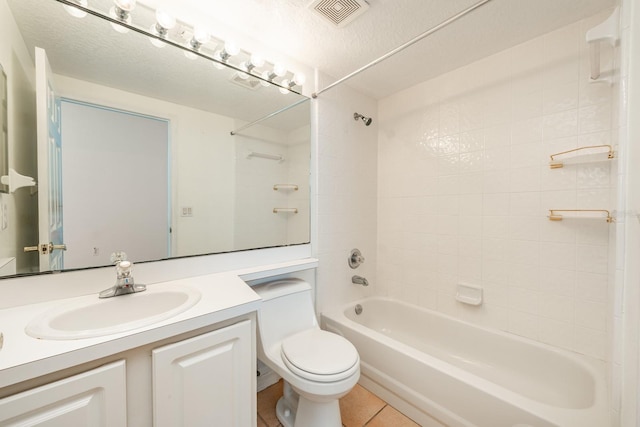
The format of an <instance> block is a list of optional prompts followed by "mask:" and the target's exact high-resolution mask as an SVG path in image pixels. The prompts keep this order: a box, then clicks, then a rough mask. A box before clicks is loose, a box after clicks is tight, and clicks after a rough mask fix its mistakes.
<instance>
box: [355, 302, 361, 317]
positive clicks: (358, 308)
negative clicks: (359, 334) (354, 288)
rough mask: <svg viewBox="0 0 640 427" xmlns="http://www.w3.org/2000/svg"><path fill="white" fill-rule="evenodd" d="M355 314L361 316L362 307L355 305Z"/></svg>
mask: <svg viewBox="0 0 640 427" xmlns="http://www.w3.org/2000/svg"><path fill="white" fill-rule="evenodd" d="M356 314H357V315H360V314H362V306H361V305H360V304H356Z"/></svg>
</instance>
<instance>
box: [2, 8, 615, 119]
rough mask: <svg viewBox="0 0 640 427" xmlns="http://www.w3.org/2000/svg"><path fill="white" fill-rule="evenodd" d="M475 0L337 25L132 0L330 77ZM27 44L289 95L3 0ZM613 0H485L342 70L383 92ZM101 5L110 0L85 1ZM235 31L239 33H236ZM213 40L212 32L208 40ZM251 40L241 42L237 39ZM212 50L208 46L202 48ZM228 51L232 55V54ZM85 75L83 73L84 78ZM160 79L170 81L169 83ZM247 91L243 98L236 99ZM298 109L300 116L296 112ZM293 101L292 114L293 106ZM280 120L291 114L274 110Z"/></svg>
mask: <svg viewBox="0 0 640 427" xmlns="http://www.w3.org/2000/svg"><path fill="white" fill-rule="evenodd" d="M475 2H476V0H369V4H370V7H369V9H368V11H366V12H365V13H364V14H363V15H362V16H360V17H358V18H357V19H356V20H355V21H353V22H352V23H350V24H348V25H347V26H346V27H344V28H336V27H335V26H333V25H332V24H331V23H329V22H327V21H326V20H324V19H323V18H321V17H320V16H318V15H316V14H315V13H314V12H312V11H311V10H310V9H309V8H308V5H309V4H310V3H312V0H228V1H220V0H216V1H211V0H139V3H140V4H141V6H139V7H138V8H136V10H134V13H133V16H134V22H135V23H136V24H139V25H140V26H142V27H143V28H148V27H149V26H150V22H152V21H153V14H152V13H151V11H150V10H149V9H148V8H147V7H146V6H149V7H153V8H156V7H158V6H160V5H162V6H165V7H169V8H170V9H172V10H173V11H174V13H175V14H176V15H177V16H178V18H179V19H181V20H182V21H184V22H187V23H190V24H191V23H193V24H195V23H201V24H204V25H206V26H207V27H208V28H209V29H210V31H211V32H212V33H213V34H214V35H217V36H219V37H221V38H223V39H225V38H228V37H235V38H236V40H238V39H239V40H243V41H247V40H250V41H255V44H256V45H261V46H267V47H269V48H270V49H272V50H274V51H278V52H280V53H281V54H282V55H285V56H287V57H291V58H295V59H296V60H298V61H299V62H300V63H302V64H306V65H307V66H309V67H312V68H317V69H318V70H320V71H321V72H323V73H325V74H328V75H330V76H333V77H334V78H336V79H338V78H341V77H343V76H345V75H347V74H349V73H351V72H353V71H354V70H356V69H358V68H360V67H362V66H363V65H365V64H368V63H369V62H371V61H373V60H375V59H377V58H379V57H380V56H382V55H383V54H385V53H387V52H389V51H391V50H392V49H394V48H396V47H398V46H400V45H402V44H403V43H405V42H407V41H408V40H411V39H412V38H414V37H415V36H417V35H419V34H421V33H422V32H424V31H425V30H427V29H429V28H431V27H433V26H434V25H437V24H438V23H440V22H442V21H443V20H445V19H447V18H448V17H450V16H452V15H454V14H456V13H458V12H459V11H461V10H463V9H465V8H467V7H469V6H471V5H472V4H474V3H475ZM8 3H9V5H10V6H11V8H12V11H13V12H14V15H15V17H16V20H17V21H18V23H19V25H20V26H21V28H22V32H23V36H24V38H25V41H26V42H27V44H28V46H29V48H30V50H32V46H35V45H37V46H42V47H45V48H46V49H47V51H48V52H49V56H50V60H51V62H52V66H53V68H54V71H55V72H57V73H60V74H66V75H70V76H75V77H79V78H84V79H87V80H91V81H95V82H97V83H101V84H105V85H109V86H117V87H121V88H123V89H124V90H130V91H133V92H137V93H141V94H146V95H151V96H155V97H158V98H161V99H167V100H172V101H173V102H178V103H184V104H185V105H190V106H192V107H195V108H200V109H203V110H207V111H213V112H220V113H222V114H227V115H232V114H231V113H230V112H229V111H230V110H229V109H230V108H231V107H233V106H235V110H236V111H235V112H233V116H234V117H238V118H241V119H242V120H246V121H252V120H255V119H257V118H260V117H263V116H264V115H266V114H269V113H271V112H273V111H275V110H277V109H279V108H282V107H284V106H285V105H288V104H291V103H292V102H294V101H295V95H287V96H275V95H279V93H277V88H260V89H258V90H256V91H249V90H247V89H246V88H241V87H238V86H235V85H232V84H229V83H228V80H229V78H230V77H231V75H232V74H233V73H234V72H233V71H228V70H227V71H225V72H218V73H215V72H212V71H217V70H212V66H211V64H210V63H207V62H206V61H204V60H200V59H199V60H197V61H189V60H186V59H185V58H184V56H183V55H182V52H181V51H180V50H178V49H175V48H165V49H162V50H158V49H156V48H153V47H152V46H151V44H150V43H149V41H148V40H147V39H146V37H144V36H140V35H138V34H134V33H129V34H127V35H122V34H119V33H116V32H115V31H113V30H112V29H111V28H110V26H109V25H108V24H106V23H104V22H99V20H98V19H97V18H94V17H87V18H84V19H81V20H78V19H72V18H70V17H69V15H67V14H66V13H65V12H64V11H63V9H62V7H61V6H60V4H59V3H57V2H56V1H54V0H46V1H43V0H8ZM614 3H615V0H491V1H490V2H489V3H488V4H486V5H485V6H482V7H481V8H479V9H477V10H475V11H473V12H471V13H470V14H469V15H467V16H465V17H463V18H461V19H460V20H458V21H456V22H454V23H453V24H451V25H449V26H447V27H446V28H444V29H442V30H441V31H439V32H437V33H435V34H433V35H432V36H430V37H427V38H426V39H424V40H422V41H420V42H418V43H417V44H415V45H413V46H412V47H410V48H408V49H407V50H405V51H403V52H401V53H399V54H398V55H396V56H394V57H392V58H390V59H389V60H387V61H384V62H382V63H380V64H378V65H376V66H375V67H373V68H371V69H369V70H367V71H366V72H364V73H362V74H360V75H358V76H356V77H354V78H353V79H351V80H349V81H348V84H349V85H351V86H352V87H354V88H356V89H358V90H360V91H361V92H363V93H366V94H368V95H370V96H372V97H374V98H383V97H385V96H388V95H390V94H393V93H395V92H397V91H399V90H402V89H404V88H407V87H410V86H412V85H414V84H416V83H419V82H420V81H423V80H426V79H428V78H431V77H434V76H436V75H439V74H442V73H444V72H447V71H450V70H452V69H455V68H458V67H460V66H463V65H465V64H468V63H470V62H473V61H475V60H477V59H480V58H482V57H485V56H488V55H491V54H493V53H496V52H499V51H500V50H503V49H506V48H508V47H510V46H513V45H516V44H518V43H521V42H523V41H526V40H528V39H530V38H533V37H536V36H538V35H540V34H543V33H545V32H548V31H551V30H553V29H555V28H558V27H560V26H563V25H566V24H568V23H571V22H575V21H577V20H580V19H582V18H584V17H587V16H590V15H593V14H595V13H597V12H599V11H601V10H603V9H605V8H607V7H611V6H613V5H614ZM89 4H90V5H91V6H92V7H96V8H98V9H100V10H106V9H108V7H109V6H110V5H111V4H112V0H89ZM239 35H242V37H239ZM208 47H209V49H214V48H215V45H213V43H211V44H209V45H208ZM241 47H245V48H248V49H251V47H249V46H242V45H241ZM211 52H213V51H211ZM235 60H236V62H238V61H239V60H238V59H237V58H235ZM87 76H89V77H87ZM168 82H170V84H169V83H168ZM247 96H249V97H251V101H250V102H247V98H246V97H247ZM307 111H308V110H307V109H306V108H304V109H302V110H301V111H300V112H301V115H304V114H307V117H308V113H307ZM294 114H295V112H293V113H291V116H293V115H294ZM278 120H281V121H282V123H281V125H282V126H287V122H288V123H289V124H292V123H294V122H296V120H297V119H294V118H292V117H286V118H285V119H283V118H282V117H278V116H276V117H275V118H274V121H278Z"/></svg>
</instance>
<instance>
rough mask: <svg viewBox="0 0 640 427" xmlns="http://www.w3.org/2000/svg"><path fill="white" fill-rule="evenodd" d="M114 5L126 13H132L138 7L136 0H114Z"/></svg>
mask: <svg viewBox="0 0 640 427" xmlns="http://www.w3.org/2000/svg"><path fill="white" fill-rule="evenodd" d="M114 3H115V4H116V6H118V7H119V8H120V9H122V10H124V11H125V12H131V11H132V10H133V9H134V8H135V7H136V0H114Z"/></svg>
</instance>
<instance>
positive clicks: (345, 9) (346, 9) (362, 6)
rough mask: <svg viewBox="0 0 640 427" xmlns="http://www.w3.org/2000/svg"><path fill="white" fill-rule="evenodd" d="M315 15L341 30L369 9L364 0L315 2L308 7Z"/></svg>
mask: <svg viewBox="0 0 640 427" xmlns="http://www.w3.org/2000/svg"><path fill="white" fill-rule="evenodd" d="M309 7H310V8H311V9H313V10H314V11H315V12H316V13H317V14H319V15H320V16H322V17H323V18H325V19H327V20H328V21H329V22H331V23H332V24H333V25H335V26H336V27H338V28H342V27H344V26H345V25H347V24H348V23H350V22H351V21H353V20H354V19H356V18H357V17H358V16H360V15H362V14H363V13H364V12H366V11H367V9H369V4H368V3H367V2H366V1H365V0H315V1H314V2H313V3H311V4H310V5H309Z"/></svg>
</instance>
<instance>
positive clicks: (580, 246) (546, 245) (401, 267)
mask: <svg viewBox="0 0 640 427" xmlns="http://www.w3.org/2000/svg"><path fill="white" fill-rule="evenodd" d="M610 12H611V11H610V10H608V11H604V12H603V13H602V14H599V15H598V16H595V17H592V18H590V19H587V20H584V21H581V22H577V23H575V24H572V25H569V26H566V27H564V28H561V29H559V30H557V31H554V32H552V33H549V34H546V35H543V36H541V37H538V38H536V39H533V40H530V41H529V42H526V43H524V44H521V45H518V46H516V47H514V48H511V49H509V50H506V51H503V52H501V53H498V54H496V55H493V56H491V57H488V58H485V59H483V60H481V61H478V62H475V63H473V64H471V65H469V66H466V67H463V68H460V69H458V70H455V71H453V72H450V73H448V74H445V75H443V76H440V77H438V78H435V79H433V80H429V81H426V82H424V83H422V84H419V85H417V86H414V87H412V88H410V89H407V90H405V91H402V92H400V93H397V94H395V95H393V96H391V97H388V98H386V99H384V100H382V101H381V102H380V104H379V116H380V125H379V150H378V159H379V160H378V195H379V199H378V269H377V279H378V280H377V289H378V293H383V294H388V295H390V296H392V297H396V298H400V299H404V300H407V301H410V302H413V303H417V304H419V305H421V306H424V307H427V308H431V309H435V310H437V311H440V312H443V313H446V314H449V315H453V316H456V317H458V318H462V319H465V320H468V321H471V322H474V323H477V324H480V325H484V326H488V327H492V328H497V329H501V330H505V331H509V332H512V333H515V334H518V335H522V336H525V337H528V338H532V339H534V340H539V341H542V342H545V343H549V344H552V345H555V346H558V347H562V348H567V349H570V350H575V351H577V352H580V353H584V354H588V355H591V356H594V357H597V358H600V359H606V358H608V352H607V348H608V339H607V336H608V334H607V330H608V328H609V326H608V322H607V315H608V307H609V305H608V302H609V292H608V281H609V278H608V271H609V270H610V268H609V266H608V261H609V258H608V255H609V249H610V246H609V233H610V231H611V227H612V226H611V225H610V224H608V223H607V222H605V220H604V219H579V220H577V219H573V220H572V219H565V220H563V221H559V222H556V221H549V220H548V219H547V215H548V210H549V209H607V210H612V209H614V208H615V185H616V182H615V176H616V174H617V172H616V167H617V165H616V161H615V160H614V161H603V162H596V163H581V164H573V165H567V166H565V167H564V168H562V169H550V168H549V156H550V155H551V154H553V153H557V152H561V151H565V150H569V149H573V148H577V147H581V146H586V145H600V144H615V141H614V140H613V138H612V120H613V119H612V115H613V114H614V109H613V108H612V100H613V97H612V92H613V89H612V87H611V86H610V85H609V84H606V83H588V72H589V71H588V70H589V68H588V67H589V64H588V50H587V45H586V43H585V37H584V36H585V32H586V30H587V29H589V28H590V27H592V26H594V25H595V24H598V23H600V22H601V21H603V20H604V19H605V18H606V17H607V16H608V15H609V14H610ZM612 57H613V53H612V49H606V48H603V49H602V63H603V65H602V69H603V70H604V71H605V74H606V71H610V70H611V68H612V63H613V60H612ZM430 60H431V59H430ZM425 66H428V64H425ZM612 177H614V178H612ZM458 283H469V284H473V285H480V286H482V288H483V289H484V304H483V305H482V306H478V307H475V306H468V305H464V304H462V303H459V302H457V301H456V299H455V293H456V285H457V284H458Z"/></svg>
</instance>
